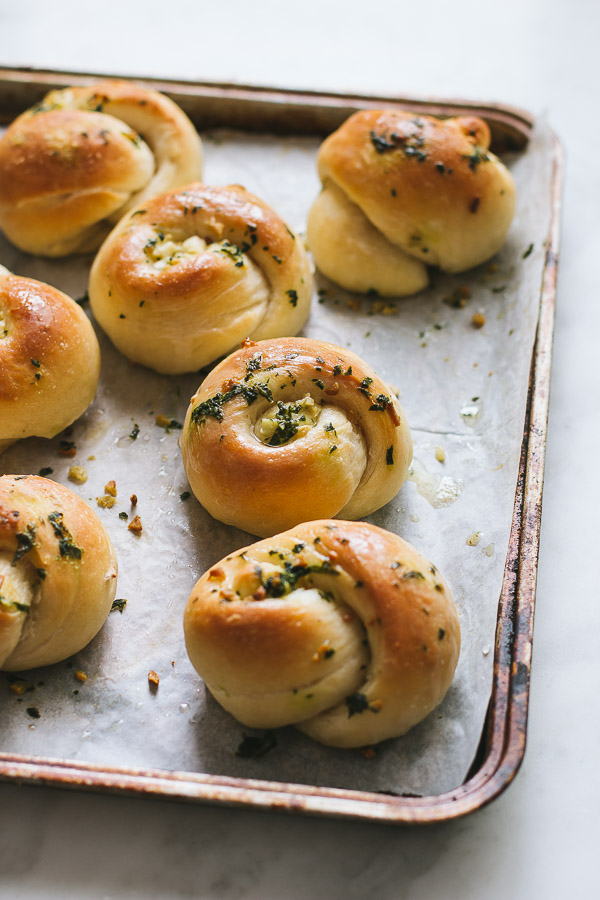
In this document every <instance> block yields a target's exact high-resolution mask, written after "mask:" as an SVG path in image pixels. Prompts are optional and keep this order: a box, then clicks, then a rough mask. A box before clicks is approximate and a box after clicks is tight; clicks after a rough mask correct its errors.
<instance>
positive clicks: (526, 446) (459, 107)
mask: <svg viewBox="0 0 600 900" xmlns="http://www.w3.org/2000/svg"><path fill="white" fill-rule="evenodd" d="M117 77H119V76H117V75H109V76H107V75H106V74H104V75H100V74H92V73H81V72H79V73H75V72H60V71H54V70H48V69H36V68H32V67H19V68H12V67H2V66H0V117H1V116H2V115H3V101H4V100H5V98H6V96H7V95H8V93H9V92H10V91H11V90H12V91H13V92H14V91H16V93H17V96H19V91H20V90H21V91H24V90H33V91H36V90H37V91H39V93H40V94H42V93H46V92H47V91H48V90H49V89H51V88H53V87H62V86H68V85H73V84H86V83H92V82H93V81H96V80H98V79H106V78H117ZM126 80H129V81H135V82H136V83H140V84H142V85H145V86H147V87H152V88H154V89H156V90H162V91H163V92H164V93H167V94H169V95H170V96H172V97H174V98H175V99H177V98H178V97H180V96H183V97H190V98H194V99H196V100H202V99H203V100H205V101H207V102H209V103H210V102H211V101H214V100H220V101H230V102H231V103H236V104H240V103H241V104H246V105H248V104H252V105H256V104H259V105H261V106H263V107H265V108H267V109H270V110H271V111H272V110H273V109H275V110H277V109H279V108H281V107H286V108H289V107H290V105H291V106H292V107H293V108H294V107H295V108H299V107H305V108H307V109H308V110H309V111H310V110H312V111H313V112H315V111H318V110H319V109H326V110H332V111H334V112H338V113H339V112H343V113H344V114H349V112H350V111H351V109H352V108H359V107H361V106H362V107H364V106H366V105H368V106H371V107H373V106H375V107H376V106H377V105H378V104H379V105H380V104H381V103H387V104H391V105H393V106H398V107H404V108H406V107H409V108H414V109H416V110H418V111H421V112H428V113H432V114H434V115H435V114H440V115H443V114H446V115H448V114H454V115H455V114H457V112H461V111H464V112H466V113H472V114H479V115H481V116H482V117H483V118H486V119H487V120H488V121H490V120H492V122H494V121H496V122H498V123H500V125H501V126H508V127H509V129H510V128H512V129H513V130H514V132H515V133H516V134H517V135H520V136H521V139H522V140H523V141H524V143H526V142H527V141H528V139H529V136H530V134H531V130H532V128H533V124H534V118H533V116H532V115H531V114H530V113H528V112H527V111H525V110H522V109H518V108H516V107H512V106H507V105H503V104H500V103H486V102H484V101H476V100H455V99H454V100H450V99H448V100H444V99H441V98H430V97H414V96H411V97H391V96H387V97H381V96H379V97H377V96H373V95H361V94H343V93H337V92H327V91H314V90H306V91H304V90H295V89H293V88H270V87H262V86H256V85H238V84H235V85H232V84H225V83H216V82H193V81H185V80H176V79H167V78H144V77H137V76H136V77H129V76H127V77H126ZM26 105H27V104H25V106H26ZM182 105H183V106H184V108H185V103H184V104H182ZM23 108H25V107H23ZM11 114H12V113H11ZM551 162H552V177H551V197H550V200H551V212H550V227H549V233H548V237H547V241H546V248H545V260H544V268H543V276H542V282H541V285H540V300H539V314H538V323H537V331H536V338H535V343H534V347H533V352H532V360H531V368H530V375H529V383H528V396H527V405H526V413H525V421H524V428H523V440H522V444H521V456H520V463H519V471H518V478H517V485H516V491H515V501H514V506H513V515H512V522H511V531H510V538H509V546H508V552H507V557H506V563H505V569H504V576H503V582H502V589H501V593H500V599H499V607H498V618H497V626H496V636H495V653H494V669H493V683H492V693H491V698H490V704H489V709H488V714H487V716H486V721H485V724H484V727H483V733H482V739H481V745H480V750H479V752H478V758H479V761H478V763H477V764H476V765H474V767H473V768H472V770H471V773H469V775H468V776H467V778H466V780H465V782H464V783H463V784H462V785H460V786H459V787H457V788H456V789H454V790H452V791H449V792H446V793H443V794H438V795H432V796H426V797H412V796H406V795H402V796H397V795H392V794H380V793H373V792H367V791H359V790H347V789H341V788H327V787H316V786H311V785H305V784H293V783H284V782H274V781H267V780H257V779H242V778H233V777H229V776H219V775H206V774H201V773H193V772H178V771H168V770H162V769H145V768H133V767H119V766H112V765H107V764H103V763H87V762H81V761H79V760H67V759H54V758H52V759H51V758H46V757H40V756H22V755H19V754H13V753H0V782H13V783H18V784H32V785H33V784H39V785H44V786H56V787H70V788H79V789H85V790H94V791H105V792H109V793H114V794H124V795H130V796H151V797H155V798H156V797H164V798H171V799H179V800H188V801H196V802H204V803H212V804H222V805H227V806H233V807H241V808H254V809H266V808H268V809H275V810H281V811H287V812H302V813H308V814H311V815H319V816H326V817H334V818H341V819H350V820H358V821H375V822H381V823H388V824H391V823H396V824H433V823H437V822H443V821H449V820H453V819H456V818H459V817H462V816H464V815H467V814H468V813H471V812H474V811H475V810H477V809H480V808H482V807H483V806H486V805H487V804H488V803H490V802H491V801H492V800H493V799H495V798H496V797H498V796H499V795H500V794H501V793H502V792H503V791H504V790H505V789H506V788H507V787H508V785H509V784H511V782H512V781H513V780H514V778H515V776H516V774H517V772H518V770H519V768H520V765H521V763H522V760H523V756H524V753H525V746H526V732H527V714H528V704H529V682H530V674H531V657H532V644H533V619H534V612H535V595H536V576H537V561H538V551H539V535H540V521H541V502H542V492H543V477H544V456H545V445H546V438H547V422H548V405H549V390H550V368H551V357H552V337H553V330H554V315H555V300H556V278H557V266H558V251H559V240H560V205H561V192H562V177H563V151H562V147H561V144H560V142H559V140H558V138H557V136H556V135H555V134H554V133H552V157H551Z"/></svg>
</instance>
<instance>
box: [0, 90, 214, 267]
mask: <svg viewBox="0 0 600 900" xmlns="http://www.w3.org/2000/svg"><path fill="white" fill-rule="evenodd" d="M201 176H202V145H201V142H200V138H199V137H198V134H197V133H196V131H195V129H194V126H193V125H192V123H191V122H190V120H189V119H188V118H187V116H186V115H185V114H184V113H183V112H182V111H181V110H180V109H179V107H178V106H177V105H176V104H175V103H173V102H172V101H171V100H169V99H168V97H165V96H164V95H162V94H159V93H157V92H156V91H150V90H145V89H143V88H141V87H138V86H137V85H135V84H132V83H130V82H125V81H116V80H115V81H102V82H100V83H98V84H95V85H92V86H89V87H72V88H67V89H65V90H57V91H51V92H50V93H49V94H48V95H47V96H46V97H45V98H44V99H43V100H42V101H41V103H39V104H37V105H36V106H34V107H32V109H30V110H28V111H27V112H25V113H23V114H22V115H21V116H19V117H18V119H16V120H15V121H14V122H13V123H12V125H11V126H10V128H9V129H8V131H7V132H6V134H5V135H4V137H3V138H2V140H0V227H2V229H3V230H4V231H5V233H6V236H7V237H8V238H9V240H11V241H12V242H13V243H14V244H16V245H17V247H19V248H20V249H21V250H26V251H27V252H29V253H35V254H39V255H42V256H65V255H67V254H69V253H85V252H88V251H90V250H95V249H96V248H97V247H99V246H100V244H101V242H102V240H103V239H104V237H105V236H106V235H107V234H108V232H109V231H110V229H111V228H112V227H113V225H115V223H116V222H118V220H119V219H120V218H121V216H122V215H123V214H124V213H125V212H126V211H127V210H129V209H131V208H133V206H134V205H136V204H139V203H143V202H145V200H146V199H148V198H150V197H153V196H154V195H155V194H157V193H160V192H162V191H165V190H169V189H170V188H174V187H177V186H178V185H180V184H185V183H186V182H187V181H191V180H192V179H195V178H201Z"/></svg>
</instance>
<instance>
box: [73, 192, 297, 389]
mask: <svg viewBox="0 0 600 900" xmlns="http://www.w3.org/2000/svg"><path fill="white" fill-rule="evenodd" d="M89 295H90V302H91V305H92V309H93V312H94V315H95V317H96V318H97V320H98V322H99V323H100V325H101V326H102V328H104V330H105V331H106V332H107V334H108V335H109V337H110V338H111V340H112V341H113V343H114V344H115V345H116V346H117V347H118V349H119V350H121V352H122V353H125V354H126V355H127V356H129V357H130V358H131V359H133V360H135V361H136V362H139V363H142V364H143V365H146V366H149V367H150V368H153V369H156V370H157V371H159V372H165V373H169V374H174V373H180V372H190V371H195V370H197V369H200V368H201V367H202V366H205V365H207V364H208V363H211V362H213V361H214V360H215V359H217V358H218V357H219V356H223V355H224V354H225V353H229V352H230V351H231V350H232V349H233V348H234V347H236V346H238V345H239V343H240V342H241V341H242V340H243V339H244V338H245V337H246V336H247V335H250V336H251V337H252V338H253V339H262V338H268V337H276V336H279V335H282V334H296V332H298V331H299V330H300V329H301V328H302V326H303V325H304V323H305V321H306V319H307V318H308V313H309V308H310V301H311V297H312V276H311V272H310V267H309V263H308V258H307V256H306V252H305V250H304V247H303V245H302V242H301V241H300V240H298V239H296V237H295V235H294V234H293V233H292V232H291V231H290V229H289V228H288V227H287V225H286V224H285V223H284V222H283V221H282V220H281V219H280V218H279V216H278V215H277V214H276V213H275V212H274V211H273V210H272V209H271V208H270V207H268V206H267V205H266V204H265V203H264V202H263V201H262V200H259V199H258V198H257V197H255V196H254V195H252V194H250V193H248V192H247V191H246V190H244V188H243V187H240V186H239V185H229V186H228V187H208V186H205V185H201V184H197V183H196V184H190V185H187V186H186V187H184V188H182V189H180V190H178V191H172V192H170V193H166V194H163V195H161V196H160V197H156V198H155V199H154V200H152V201H150V202H149V203H147V204H146V205H145V207H144V209H143V210H135V211H134V212H133V213H132V214H131V215H130V216H127V217H125V218H124V219H123V220H122V221H121V223H120V224H119V225H118V227H117V228H116V229H115V230H114V231H113V232H112V234H111V235H110V236H109V237H108V238H107V240H106V241H105V243H104V244H103V246H102V248H101V250H100V252H99V253H98V256H97V257H96V259H95V261H94V265H93V267H92V271H91V275H90V284H89Z"/></svg>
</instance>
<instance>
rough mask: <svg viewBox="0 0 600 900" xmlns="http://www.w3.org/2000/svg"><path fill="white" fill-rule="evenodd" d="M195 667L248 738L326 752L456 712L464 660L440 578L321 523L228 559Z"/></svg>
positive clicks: (389, 542)
mask: <svg viewBox="0 0 600 900" xmlns="http://www.w3.org/2000/svg"><path fill="white" fill-rule="evenodd" d="M184 630H185V639H186V645H187V651H188V654H189V657H190V660H191V662H192V665H193V666H194V668H195V669H196V670H197V672H198V673H199V674H200V675H201V676H202V678H203V679H204V680H205V682H206V686H207V687H208V689H209V690H210V692H211V694H212V695H213V696H214V697H215V699H216V700H217V701H218V702H219V703H220V704H221V706H223V707H224V708H225V709H226V710H228V711H229V712H230V713H232V715H234V716H235V717H236V718H237V719H239V721H240V722H242V723H243V724H244V725H248V726H251V727H254V728H275V727H278V726H281V725H291V724H293V725H297V726H298V727H299V728H300V729H301V730H302V731H304V732H306V734H308V735H310V737H312V738H314V739H315V740H317V741H320V742H321V743H323V744H329V745H332V746H335V747H359V746H363V745H366V744H374V743H376V742H378V741H382V740H385V739H386V738H390V737H396V736H399V735H402V734H404V733H405V732H406V731H408V730H409V728H412V727H413V726H414V725H416V724H417V722H420V721H421V720H422V719H424V718H425V716H427V715H428V714H429V713H430V712H431V711H432V710H433V709H434V708H435V707H436V706H437V705H438V704H439V703H440V702H441V700H442V699H443V697H444V695H445V693H446V691H447V690H448V687H449V686H450V682H451V681H452V677H453V674H454V670H455V668H456V664H457V661H458V655H459V650H460V629H459V623H458V616H457V613H456V609H455V607H454V603H453V601H452V598H451V596H450V593H449V591H448V588H447V586H446V584H445V582H444V579H443V578H442V576H441V575H440V573H439V572H438V571H437V569H436V568H435V566H433V565H432V564H431V563H430V562H428V561H427V560H426V559H425V558H424V557H423V556H421V554H420V553H418V552H417V551H416V550H415V548H414V547H412V546H411V545H410V544H408V543H407V542H406V541H403V540H402V539H401V538H399V537H396V535H394V534H390V533H389V532H387V531H383V530H382V529H381V528H376V527H375V526H374V525H369V524H367V523H365V522H342V521H331V520H323V521H319V522H308V523H304V524H302V525H298V526H297V527H295V528H293V529H291V530H290V531H287V532H285V533H284V534H278V535H276V536H275V537H272V538H268V539H266V540H263V541H259V542H258V543H257V544H252V546H250V547H246V548H245V549H244V550H243V551H241V552H240V553H235V554H232V555H231V556H228V557H227V558H226V559H223V560H221V561H220V562H219V563H217V564H216V565H215V566H213V567H212V568H211V569H210V570H209V571H208V572H206V573H205V574H204V575H203V576H202V577H201V578H200V580H199V581H198V582H197V584H196V585H195V587H194V589H193V591H192V593H191V595H190V598H189V600H188V603H187V607H186V610H185V617H184Z"/></svg>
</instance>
